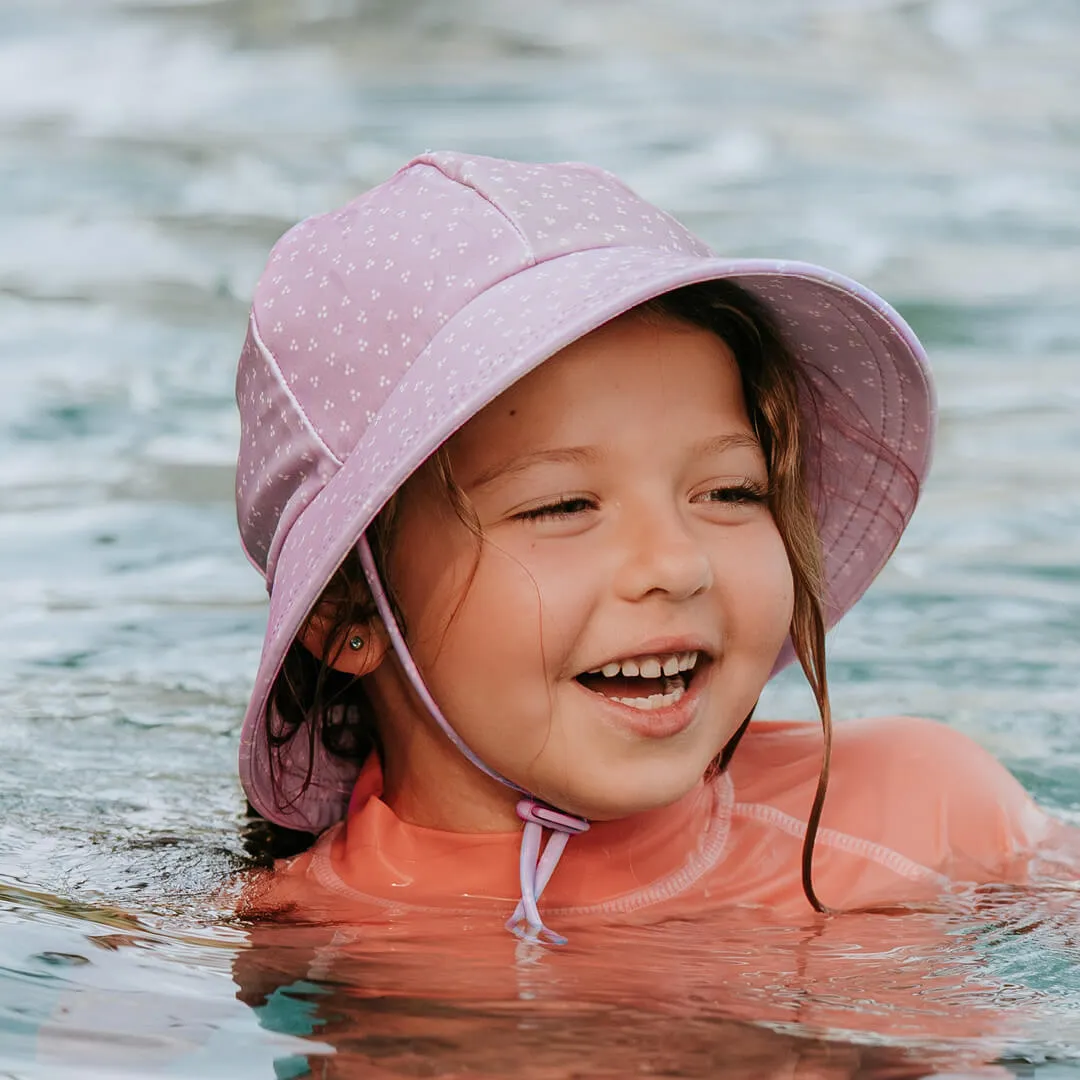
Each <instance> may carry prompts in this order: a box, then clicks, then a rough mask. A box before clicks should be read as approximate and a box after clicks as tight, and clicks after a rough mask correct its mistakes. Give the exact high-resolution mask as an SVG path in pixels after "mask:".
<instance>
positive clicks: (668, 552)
mask: <svg viewBox="0 0 1080 1080" xmlns="http://www.w3.org/2000/svg"><path fill="white" fill-rule="evenodd" d="M625 518H626V520H625V521H624V523H623V524H624V536H623V543H622V545H621V546H622V558H621V560H620V564H619V569H618V572H617V574H616V581H615V588H616V591H617V592H618V593H619V595H620V596H621V597H622V598H623V599H626V600H641V599H644V598H645V597H647V596H656V597H658V598H664V599H669V600H687V599H689V598H690V597H692V596H696V595H697V594H698V593H703V592H705V591H706V590H707V589H708V588H709V587H710V586H711V585H712V583H713V566H712V562H711V561H710V559H709V557H708V553H707V551H706V550H705V548H704V546H703V545H702V543H701V542H700V540H699V539H698V538H697V537H696V536H695V535H694V532H693V530H692V527H691V524H690V523H689V522H687V521H686V520H685V519H684V518H683V517H682V516H681V515H680V514H679V513H678V512H677V510H676V509H675V508H673V507H672V508H667V509H666V510H661V509H659V508H658V507H657V506H656V505H650V506H647V507H646V506H642V507H639V508H637V509H635V510H632V511H630V512H629V513H627V514H626V515H625Z"/></svg>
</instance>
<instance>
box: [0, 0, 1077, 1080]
mask: <svg viewBox="0 0 1080 1080" xmlns="http://www.w3.org/2000/svg"><path fill="white" fill-rule="evenodd" d="M1078 40H1080V8H1077V6H1076V5H1075V4H1073V3H1071V2H1068V0H1057V2H1055V0H1042V2H1040V3H1038V4H1031V3H1022V2H1019V0H979V2H976V0H903V2H901V0H759V2H757V3H754V4H716V3H708V2H702V0H670V2H669V3H667V4H664V5H660V6H657V5H654V4H649V3H646V2H644V0H626V2H622V3H616V2H615V0H607V2H602V0H593V2H587V3H582V2H575V0H552V2H550V3H548V4H545V5H535V4H526V3H524V2H521V0H508V2H502V3H494V2H490V0H489V2H484V0H464V2H462V3H459V4H455V5H451V6H447V5H445V4H441V3H437V2H435V0H431V2H427V3H425V2H418V0H412V2H404V0H396V2H390V0H384V2H369V3H362V2H360V0H310V2H307V3H301V2H287V0H217V2H215V0H202V2H199V0H172V2H170V0H80V2H79V3H78V4H63V3H60V2H52V3H50V2H39V0H7V2H6V3H3V4H0V140H2V146H3V153H2V154H0V196H2V197H0V373H2V376H3V380H4V382H3V386H4V392H3V393H2V394H0V595H2V596H3V597H4V603H3V604H2V605H0V701H2V702H3V721H2V724H0V733H2V739H3V743H2V747H3V756H2V759H0V1075H5V1076H12V1077H19V1078H24V1077H25V1078H30V1077H35V1078H36V1077H49V1078H53V1077H67V1076H71V1077H79V1078H84V1077H89V1076H101V1077H113V1076H147V1075H174V1076H186V1077H192V1078H193V1077H199V1078H202V1077H214V1076H221V1077H226V1076H227V1077H230V1078H240V1077H253V1078H254V1077H273V1076H301V1075H305V1073H307V1072H310V1073H311V1074H312V1075H316V1076H322V1075H385V1076H414V1075H415V1076H419V1075H438V1074H440V1072H441V1073H442V1074H450V1073H454V1074H455V1075H469V1076H472V1075H477V1076H481V1075H483V1076H488V1075H490V1076H505V1075H511V1074H514V1075H517V1074H521V1075H537V1076H564V1075H587V1076H605V1075H610V1076H626V1075H632V1074H634V1071H635V1070H636V1071H637V1073H639V1074H641V1075H649V1074H656V1075H676V1074H677V1075H683V1076H712V1075H720V1074H727V1075H747V1076H760V1075H768V1074H770V1072H771V1073H773V1074H776V1075H866V1076H881V1077H891V1076H917V1075H928V1074H933V1073H938V1074H944V1073H950V1072H951V1073H952V1074H956V1073H958V1072H959V1073H961V1074H964V1073H965V1070H966V1074H968V1075H971V1074H974V1072H975V1071H976V1070H979V1069H983V1068H984V1063H986V1062H993V1061H998V1062H1000V1063H1001V1064H1000V1065H999V1066H998V1068H999V1069H1004V1070H1005V1075H1010V1074H1011V1075H1038V1076H1040V1077H1042V1078H1044V1080H1045V1078H1050V1077H1057V1076H1072V1075H1078V1076H1080V1065H1078V1064H1076V1063H1077V1059H1078V1055H1080V1029H1078V1027H1077V1010H1078V1007H1080V980H1078V979H1077V977H1076V975H1075V974H1074V965H1075V961H1076V959H1077V957H1076V945H1075V943H1074V936H1075V932H1074V930H1073V929H1072V927H1074V926H1076V925H1077V922H1076V920H1075V919H1074V918H1073V917H1072V916H1071V915H1070V914H1069V913H1070V911H1071V910H1073V906H1074V905H1073V900H1072V898H1071V897H1070V896H1068V895H1046V896H1040V897H1031V896H1016V895H1010V894H1007V893H1006V894H1003V895H995V896H990V897H986V896H983V897H980V898H975V899H973V900H972V902H971V904H970V905H969V906H968V907H966V908H962V909H961V910H958V911H956V912H952V913H947V914H946V913H941V914H937V915H931V914H921V915H910V916H904V917H902V918H899V919H897V920H894V922H895V925H893V923H888V928H887V929H883V928H882V927H881V926H878V927H876V928H875V929H874V930H873V932H872V933H871V932H869V931H867V930H866V929H865V928H858V927H855V926H850V927H849V928H848V930H847V931H846V932H845V935H846V936H845V935H840V936H839V937H836V938H830V939H829V940H828V941H826V942H818V943H817V945H816V951H815V944H814V942H813V941H811V940H810V939H809V938H808V936H807V934H806V933H802V936H801V937H800V933H801V932H800V933H797V932H796V931H793V930H790V929H787V930H783V929H779V928H777V929H776V930H775V931H774V932H771V933H770V934H762V933H759V934H758V935H757V936H756V937H755V936H754V935H752V934H751V933H750V932H748V931H746V930H743V929H740V926H739V924H738V920H737V919H732V921H731V923H728V922H725V921H720V922H719V923H717V922H715V921H711V922H708V921H707V922H703V923H701V924H700V925H697V924H690V925H669V926H663V927H624V928H621V929H619V928H594V929H593V930H587V931H582V933H581V934H580V935H579V936H578V938H576V939H575V941H574V942H573V944H572V947H571V949H570V950H568V951H566V952H565V953H562V954H558V955H552V954H539V955H520V954H515V951H514V944H513V942H512V941H504V940H503V939H502V938H501V937H499V938H497V939H496V938H494V937H492V938H491V940H490V941H489V940H488V938H487V936H486V932H485V930H484V929H483V928H479V927H472V928H469V931H468V932H469V933H470V934H473V935H476V939H475V942H474V941H473V940H472V939H470V948H471V949H472V953H473V955H472V958H471V959H470V958H469V957H468V955H467V954H465V953H463V950H462V940H463V939H462V938H460V937H459V936H456V935H455V934H448V935H447V936H446V937H445V938H440V939H436V940H423V939H420V940H410V939H409V938H408V937H401V938H399V939H392V940H391V941H390V943H389V944H388V943H387V942H385V941H372V942H370V943H365V942H364V941H359V942H345V943H342V942H340V941H339V942H337V943H336V944H334V945H333V946H332V948H331V944H332V943H331V944H328V941H327V940H326V938H327V935H326V933H325V932H324V931H323V930H320V929H319V928H306V929H305V928H299V929H297V928H292V929H290V928H283V927H277V926H263V927H254V928H253V927H247V926H244V925H242V924H238V923H237V922H235V921H234V920H232V919H231V918H230V916H229V910H228V903H227V895H226V896H222V895H221V894H220V893H219V889H220V888H221V885H222V883H223V882H227V881H229V880H231V878H230V875H232V874H233V873H235V872H236V871H237V869H238V868H239V867H241V866H242V865H243V850H242V845H241V841H240V838H239V837H240V824H241V820H242V814H243V801H242V798H241V795H240V792H239V789H238V786H237V784H236V780H235V768H234V761H235V743H236V737H237V731H238V725H239V721H240V717H241V714H242V711H243V707H244V704H245V702H246V695H247V691H248V688H249V682H250V679H251V678H252V676H253V673H254V670H255V666H256V660H257V655H258V648H259V644H260V641H261V633H262V624H263V620H264V617H265V603H264V597H263V594H262V589H261V585H260V583H259V581H258V579H257V577H256V575H255V574H254V573H253V572H252V571H251V570H250V568H249V567H248V566H247V564H246V562H245V560H244V559H243V557H242V556H241V554H240V552H239V547H238V543H237V541H236V537H235V525H234V520H233V509H232V504H231V492H232V477H231V468H232V461H233V457H234V453H235V445H236V441H237V423H236V419H235V417H234V414H233V404H232V397H231V391H232V385H231V384H232V378H233V373H234V364H235V358H236V355H237V353H238V349H239V346H240V342H241V339H242V334H243V326H244V319H245V314H246V306H247V300H248V298H249V296H250V293H251V290H252V287H253V285H254V281H255V279H256V276H257V274H258V272H259V270H260V269H261V266H262V263H263V260H264V259H265V256H266V253H267V250H268V248H269V246H270V244H271V243H272V242H273V240H274V239H276V237H277V236H278V235H279V234H280V233H281V232H282V231H284V229H285V228H287V227H288V225H289V224H291V223H292V222H293V221H294V220H296V219H297V218H298V217H300V216H303V215H305V214H308V213H313V212H317V211H320V210H323V209H326V208H328V207H330V206H332V205H335V204H336V203H339V202H341V201H343V200H345V199H346V198H348V197H350V196H352V195H353V194H355V193H357V192H358V191H360V190H362V189H363V188H365V187H367V186H369V185H371V184H373V183H375V182H378V181H379V180H381V179H383V178H385V176H386V175H388V173H389V172H390V171H392V169H393V168H395V167H397V165H399V164H401V163H402V162H403V161H404V160H406V159H407V158H408V157H409V156H411V155H412V154H414V153H416V152H418V151H421V150H423V149H426V148H429V147H447V146H456V147H461V148H467V149H470V150H473V151H475V152H480V153H484V152H488V153H496V154H504V155H509V156H515V155H517V156H523V157H533V158H543V159H556V158H579V159H586V160H592V161H595V162H597V163H599V164H602V165H606V166H608V167H610V168H612V169H614V170H615V171H617V172H618V173H620V174H621V175H622V176H624V177H625V178H626V179H627V180H628V181H629V182H630V183H631V184H633V185H634V186H635V187H636V188H637V189H638V190H639V191H640V192H642V194H644V195H646V196H647V197H649V198H651V199H653V200H654V201H656V202H659V203H661V204H662V205H664V206H666V207H667V208H669V209H671V210H673V211H674V212H675V213H676V214H678V215H679V216H680V217H682V218H683V219H684V220H686V221H687V223H688V224H690V225H691V226H692V227H694V228H695V229H697V230H698V231H699V232H701V233H702V234H703V235H704V236H706V237H707V238H708V239H709V240H710V242H711V243H713V245H714V246H715V247H717V248H718V249H720V250H722V251H725V252H729V253H731V254H738V255H783V256H786V257H791V258H803V259H809V260H811V261H816V262H823V263H825V264H827V265H830V266H833V267H835V268H836V269H838V270H841V271H844V272H846V273H848V274H850V275H853V276H855V277H857V278H859V279H861V280H863V281H866V282H867V283H868V284H870V285H872V286H873V287H875V288H877V289H878V290H879V291H881V292H882V293H884V294H885V295H886V296H887V297H888V298H890V299H891V300H893V301H894V302H895V303H896V304H897V305H898V306H899V307H900V308H901V310H902V311H904V312H905V314H907V316H908V317H909V318H910V319H911V321H912V322H913V324H914V325H915V327H916V329H917V330H918V331H919V332H920V333H921V334H922V335H923V337H924V339H925V340H926V343H927V345H928V347H929V348H930V351H931V354H932V358H933V361H934V364H935V370H936V373H937V376H938V380H939V389H940V397H941V405H942V423H941V431H940V438H939V453H938V458H937V464H936V467H935V471H934V475H933V479H932V482H931V484H930V486H929V488H928V490H927V493H926V497H925V500H924V503H923V505H922V507H921V509H920V511H919V513H918V515H917V517H916V520H915V522H914V524H913V526H912V528H911V529H910V531H909V534H908V536H907V537H906V539H905V541H904V543H903V545H902V547H901V549H900V551H899V553H898V555H897V557H896V558H895V559H894V561H893V562H892V564H890V567H889V568H888V569H887V571H886V572H885V574H883V576H882V578H881V580H880V581H879V582H878V583H877V584H876V585H875V587H874V588H873V589H872V590H871V593H870V594H869V595H868V596H867V598H866V599H865V601H864V602H863V603H862V604H860V606H859V607H858V608H857V609H856V610H855V611H854V612H853V613H852V615H851V616H849V618H848V619H847V620H845V623H844V625H843V626H842V627H841V628H840V629H839V630H838V631H837V633H836V634H835V636H834V640H833V649H832V669H831V670H832V680H833V686H834V700H835V708H836V711H837V713H838V715H840V716H845V715H849V716H851V715H859V714H867V713H884V712H913V713H920V714H925V715H930V716H935V717H938V718H941V719H943V720H946V721H947V722H949V723H951V724H954V725H955V726H957V727H959V728H962V729H963V730H965V731H966V732H968V733H969V734H971V735H973V736H974V737H975V738H976V739H978V740H979V741H980V742H982V743H984V744H985V745H986V746H988V747H989V748H990V749H991V750H993V751H994V752H995V753H996V754H998V755H999V756H1000V757H1002V758H1003V759H1004V760H1005V761H1006V763H1007V764H1008V765H1009V766H1010V768H1012V769H1013V770H1014V772H1016V774H1017V775H1018V776H1019V777H1020V778H1021V779H1022V780H1023V782H1024V783H1025V784H1026V785H1027V786H1028V787H1029V789H1030V790H1032V791H1033V793H1034V794H1035V795H1036V797H1037V798H1038V799H1039V800H1040V802H1042V803H1043V804H1044V805H1046V806H1048V807H1049V808H1051V809H1052V810H1054V811H1055V812H1057V813H1060V814H1062V815H1064V816H1067V817H1074V818H1076V819H1077V820H1080V778H1078V771H1077V766H1078V764H1080V727H1078V720H1080V709H1078V707H1077V700H1078V697H1077V690H1078V687H1080V676H1078V675H1077V670H1078V663H1077V661H1078V660H1080V560H1078V557H1077V551H1078V548H1077V537H1078V536H1080V423H1078V420H1080V374H1078V372H1080V367H1078V364H1080V318H1078V316H1077V307H1076V298H1077V296H1080V254H1078V249H1080V243H1078V241H1080V213H1078V211H1077V201H1076V192H1077V191H1078V190H1080V67H1078V66H1077V64H1076V62H1075V58H1076V51H1077V49H1076V43H1077V41H1078ZM762 712H763V713H769V714H772V715H809V714H810V712H811V705H810V702H809V698H808V695H807V694H806V693H805V692H804V691H803V689H802V688H801V687H800V685H799V681H798V679H797V678H796V677H795V676H794V675H785V676H783V677H782V678H781V679H780V680H778V681H777V685H775V686H774V687H772V688H770V690H769V691H768V692H767V697H766V700H765V701H764V702H763V704H762ZM463 932H464V931H463ZM330 936H331V938H332V934H331V935H330ZM766 938H767V939H768V940H766ZM943 943H944V944H943ZM328 949H330V950H331V952H332V953H333V955H332V956H330V957H329V958H328V952H327V950H328ZM335 950H336V951H335ZM755 957H756V959H755ZM769 957H771V958H773V960H774V961H775V963H778V964H779V963H780V962H781V961H782V960H784V958H786V960H787V962H790V960H791V958H792V957H803V958H804V959H806V965H808V966H806V967H805V970H804V971H803V973H802V974H801V975H799V973H798V972H795V973H794V974H793V973H792V972H791V971H787V972H786V973H782V974H781V975H777V977H776V978H775V979H772V980H771V981H770V980H769V979H763V978H742V977H740V976H739V972H740V971H746V970H751V971H753V969H755V967H756V968H757V969H759V974H760V971H766V972H767V971H769V970H773V969H770V968H769V965H768V963H766V959H767V958H769ZM928 958H929V959H930V960H932V961H933V963H932V964H930V965H929V966H928V963H927V960H928ZM770 962H772V961H770ZM776 970H777V971H781V969H780V968H777V969H776ZM905 972H906V973H909V975H910V977H908V975H905V974H904V973H905ZM901 975H904V977H903V978H901ZM601 976H604V977H601ZM811 976H812V977H811ZM905 980H906V981H905ZM905 988H906V989H905ZM331 1046H333V1047H336V1048H337V1050H338V1053H337V1054H336V1055H328V1053H327V1051H329V1049H330V1048H331ZM360 1061H364V1062H365V1065H364V1066H363V1069H364V1070H368V1071H366V1072H365V1071H362V1070H361V1065H360V1064H359V1062H360ZM334 1070H336V1072H335V1071H334ZM455 1070H456V1073H455ZM999 1075H1000V1073H999Z"/></svg>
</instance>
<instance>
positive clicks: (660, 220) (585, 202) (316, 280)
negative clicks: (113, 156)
mask: <svg viewBox="0 0 1080 1080" xmlns="http://www.w3.org/2000/svg"><path fill="white" fill-rule="evenodd" d="M603 247H632V248H638V249H641V248H644V249H652V250H655V251H656V252H657V253H658V254H660V253H663V254H676V253H685V254H687V255H696V256H707V255H709V254H710V252H709V249H708V248H707V247H706V246H705V245H704V244H703V243H702V242H701V241H700V240H698V239H697V238H696V237H695V236H693V235H692V234H691V233H689V232H688V231H687V230H686V229H684V228H683V227H682V226H681V225H680V224H679V223H678V222H677V221H675V219H674V218H672V217H671V216H670V215H668V214H666V213H664V212H663V211H661V210H658V209H657V208H656V207H654V206H652V205H651V204H649V203H647V202H645V201H644V200H643V199H641V198H639V197H638V196H637V195H635V194H634V193H633V192H632V191H631V190H630V189H629V188H627V187H626V186H625V185H624V184H623V183H622V182H621V181H620V180H618V179H617V178H616V177H614V176H612V175H611V174H610V173H607V172H604V171H603V170H601V169H597V168H595V167H593V166H590V165H582V164H576V163H566V164H554V165H547V164H529V163H522V162H512V161H502V160H499V159H495V158H485V157H479V156H470V155H463V154H458V153H451V152H443V153H431V154H425V155H423V156H422V157H419V158H416V159H414V160H413V161H411V162H409V164H407V165H406V166H405V167H404V168H402V169H401V170H400V171H399V172H397V173H396V174H395V175H394V176H392V177H391V178H390V179H389V180H387V181H386V182H385V183H383V184H380V185H379V186H378V187H375V188H373V189H372V190H371V191H369V192H367V193H366V194H364V195H361V196H360V197H359V198H357V199H354V200H353V201H351V202H349V203H348V204H346V205H345V206H343V207H342V208H341V209H339V210H336V211H333V212H330V213H327V214H322V215H319V216H316V217H312V218H308V219H307V220H305V221H302V222H300V223H299V224H298V225H296V226H295V227H293V228H292V229H290V230H289V231H288V232H287V233H286V234H285V235H284V236H283V237H282V238H281V239H280V240H279V241H278V242H277V244H276V245H275V246H274V248H273V251H272V252H271V255H270V259H269V262H268V264H267V268H266V270H265V271H264V273H263V275H262V277H261V278H260V280H259V283H258V285H257V287H256V291H255V298H254V301H253V304H252V311H251V320H250V323H249V327H248V336H247V341H246V342H245V346H244V350H243V353H242V355H241V359H240V367H239V371H238V375H237V401H238V404H239V406H240V416H241V428H242V432H241V448H240V455H239V461H238V467H237V490H236V496H237V513H238V518H239V523H240V531H241V536H242V538H243V541H244V546H245V548H246V550H247V552H248V554H249V556H250V557H251V559H252V561H253V562H254V563H255V564H256V565H257V566H258V567H259V568H260V569H261V570H262V571H263V572H264V573H266V574H267V576H268V577H272V573H273V556H274V552H275V551H276V549H277V548H279V547H280V543H281V540H282V539H283V536H284V533H285V532H287V531H288V528H289V526H290V525H291V523H292V522H293V521H294V520H295V519H296V517H297V516H298V515H299V513H300V512H301V511H302V510H303V508H304V507H305V506H307V505H308V504H309V503H310V502H311V500H312V499H313V498H314V497H315V496H316V495H317V494H318V492H319V491H320V490H321V489H322V487H323V486H324V485H325V483H326V482H327V480H328V479H329V478H330V477H331V476H332V475H333V474H334V473H335V472H336V471H337V469H338V467H339V466H340V464H341V462H342V461H344V460H345V458H346V457H348V455H349V454H350V453H351V452H352V450H353V448H354V447H355V446H356V444H357V442H358V441H359V439H360V437H361V436H362V435H363V433H364V431H365V430H366V429H367V427H368V426H369V425H370V424H371V422H372V421H373V420H374V419H375V416H376V415H377V413H378V411H379V408H380V407H381V406H382V404H383V402H384V401H385V400H386V398H387V397H388V396H389V395H390V393H391V392H392V391H393V389H394V387H395V386H396V385H397V383H398V382H399V381H400V380H401V378H402V376H403V375H404V374H405V372H406V371H407V370H408V369H409V367H410V366H411V365H412V363H413V362H414V361H415V359H416V358H417V357H418V356H419V355H420V354H421V353H422V352H423V351H424V350H425V349H426V348H427V347H428V345H429V344H430V343H431V340H432V338H433V337H434V336H435V335H436V334H437V333H438V331H439V329H440V328H441V327H442V326H443V325H444V324H445V323H446V322H447V321H448V320H449V319H451V318H452V317H453V316H454V315H455V314H456V313H457V312H458V311H460V310H461V309H462V308H463V307H464V306H465V305H466V304H468V303H469V302H470V301H472V300H473V299H475V298H476V297H477V296H478V295H480V294H481V293H483V292H484V291H486V290H487V289H489V288H491V287H492V286H493V285H494V284H496V283H497V282H499V281H502V280H503V279H505V278H507V277H510V276H512V275H513V274H515V273H517V272H519V271H520V270H522V269H524V268H525V267H528V266H532V265H535V264H537V263H541V262H544V261H546V260H548V259H552V258H557V257H559V256H561V255H567V254H570V253H572V252H577V251H584V250H589V249H595V248H603ZM448 362H450V361H448Z"/></svg>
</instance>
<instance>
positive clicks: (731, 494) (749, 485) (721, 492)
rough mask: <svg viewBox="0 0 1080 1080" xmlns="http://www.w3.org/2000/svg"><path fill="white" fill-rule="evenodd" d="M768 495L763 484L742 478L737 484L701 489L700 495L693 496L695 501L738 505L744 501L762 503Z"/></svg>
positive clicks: (744, 502)
mask: <svg viewBox="0 0 1080 1080" xmlns="http://www.w3.org/2000/svg"><path fill="white" fill-rule="evenodd" d="M768 497H769V491H768V488H766V487H765V486H764V485H762V484H757V483H754V482H753V481H751V480H743V481H741V482H740V483H738V484H727V485H725V486H724V487H716V488H710V489H709V490H708V491H703V492H702V493H701V495H699V496H696V497H695V501H700V502H708V503H726V504H728V505H732V506H740V505H744V504H746V503H763V502H766V501H767V500H768Z"/></svg>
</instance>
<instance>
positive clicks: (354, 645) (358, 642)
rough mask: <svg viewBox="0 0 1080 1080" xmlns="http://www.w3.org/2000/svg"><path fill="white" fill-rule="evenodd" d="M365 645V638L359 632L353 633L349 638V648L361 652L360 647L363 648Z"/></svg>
mask: <svg viewBox="0 0 1080 1080" xmlns="http://www.w3.org/2000/svg"><path fill="white" fill-rule="evenodd" d="M363 647H364V639H363V638H362V637H361V636H360V635H359V634H353V636H352V637H351V638H349V648H350V649H353V650H354V651H356V652H359V651H360V649H362V648H363Z"/></svg>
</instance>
